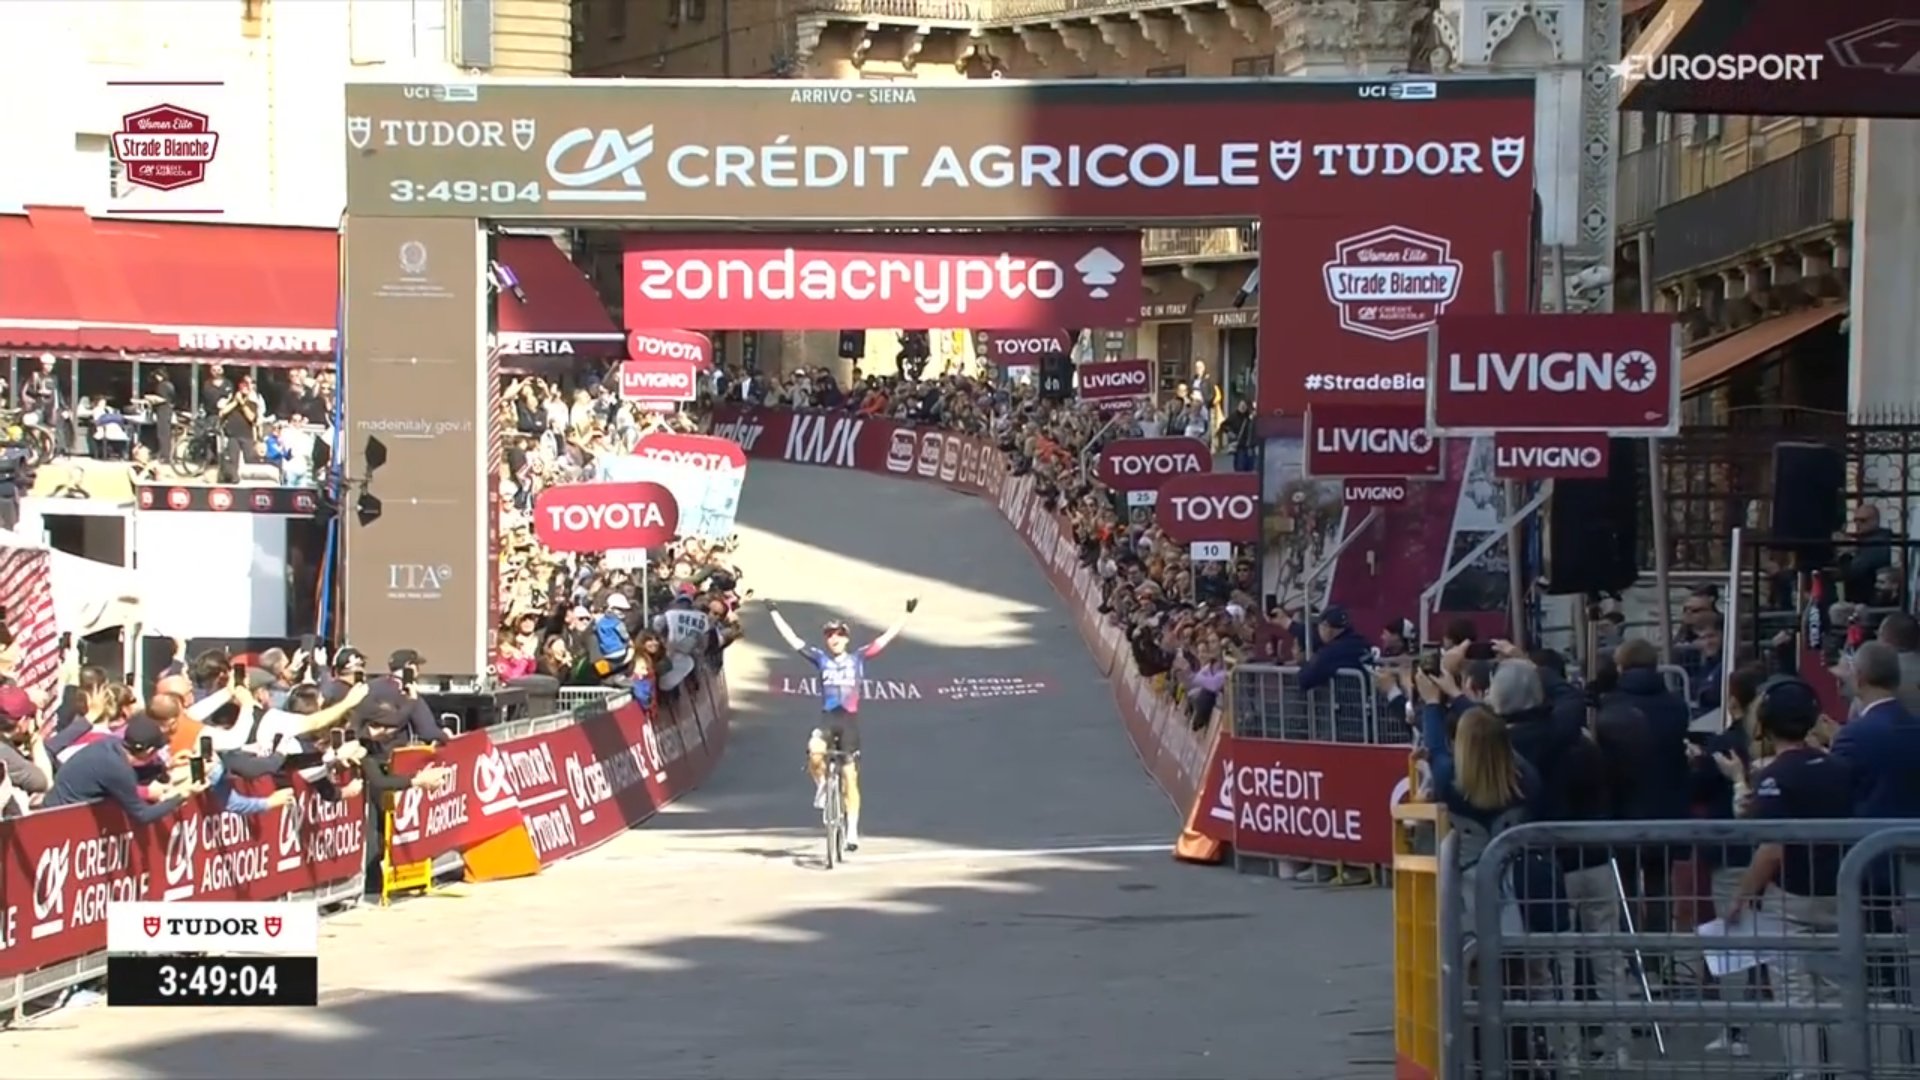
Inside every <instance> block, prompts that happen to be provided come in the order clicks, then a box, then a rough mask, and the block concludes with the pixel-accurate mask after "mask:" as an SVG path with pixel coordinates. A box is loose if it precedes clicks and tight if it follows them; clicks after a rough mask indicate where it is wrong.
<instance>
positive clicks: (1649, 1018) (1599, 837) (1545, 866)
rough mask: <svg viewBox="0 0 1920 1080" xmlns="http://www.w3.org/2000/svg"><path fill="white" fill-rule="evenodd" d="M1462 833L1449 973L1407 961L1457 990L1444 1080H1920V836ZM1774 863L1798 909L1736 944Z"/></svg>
mask: <svg viewBox="0 0 1920 1080" xmlns="http://www.w3.org/2000/svg"><path fill="white" fill-rule="evenodd" d="M1454 824H1455V827H1456V828H1455V831H1454V833H1453V834H1452V835H1450V836H1448V837H1447V840H1446V842H1445V843H1444V844H1443V845H1441V851H1440V857H1439V859H1438V860H1437V861H1438V862H1439V867H1438V870H1439V887H1438V889H1437V892H1438V896H1437V897H1436V898H1435V899H1436V901H1437V912H1436V922H1437V926H1438V933H1437V934H1436V935H1434V941H1433V945H1434V951H1435V953H1436V954H1437V956H1436V957H1431V958H1428V957H1420V958H1416V959H1418V960H1420V961H1422V962H1420V963H1416V964H1413V965H1408V964H1406V962H1405V957H1404V956H1403V957H1402V967H1403V969H1406V970H1405V972H1404V973H1403V976H1402V980H1401V981H1402V982H1404V983H1406V984H1407V986H1408V989H1411V990H1415V991H1418V990H1419V989H1420V987H1419V985H1418V984H1419V982H1420V980H1419V979H1418V978H1415V977H1414V976H1417V974H1418V971H1419V970H1431V969H1432V968H1433V967H1437V969H1438V971H1439V973H1440V976H1439V980H1438V982H1439V987H1438V1005H1437V1007H1438V1010H1439V1012H1440V1019H1441V1022H1440V1024H1439V1025H1438V1027H1439V1031H1440V1033H1441V1034H1440V1038H1439V1046H1438V1047H1437V1051H1438V1056H1439V1058H1440V1064H1441V1067H1440V1068H1439V1069H1437V1070H1435V1071H1434V1075H1435V1076H1436V1077H1438V1078H1441V1080H1523V1078H1541V1077H1564V1076H1572V1075H1580V1076H1593V1075H1601V1076H1607V1077H1647V1078H1652V1077H1662V1078H1664V1077H1679V1076H1689V1077H1692V1076H1716V1077H1719V1076H1751V1077H1767V1076H1779V1077H1804V1078H1807V1080H1812V1078H1816V1077H1820V1078H1825V1077H1833V1078H1838V1080H1867V1078H1871V1080H1893V1078H1912V1077H1920V1023H1916V1022H1915V1019H1914V1017H1915V1015H1916V1014H1915V1008H1914V1005H1915V1003H1914V999H1913V987H1914V985H1915V980H1916V978H1917V977H1920V822H1886V821H1864V820H1832V821H1754V820H1737V821H1668V822H1626V821H1595V822H1546V823H1537V824H1530V825H1521V826H1517V827H1514V828H1511V829H1508V830H1506V831H1504V832H1501V833H1499V834H1498V835H1496V836H1494V837H1493V838H1492V839H1491V840H1490V841H1488V840H1485V839H1484V834H1482V837H1481V839H1480V840H1479V841H1478V842H1475V841H1473V840H1471V838H1470V837H1471V830H1464V829H1462V828H1461V827H1460V823H1459V822H1458V821H1456V822H1455V823H1454ZM1766 844H1777V845H1782V846H1783V847H1784V849H1785V851H1786V856H1787V858H1786V864H1785V874H1784V877H1783V879H1782V881H1783V883H1784V884H1786V885H1787V886H1788V887H1790V888H1793V889H1795V890H1796V891H1797V893H1798V894H1799V895H1789V894H1786V893H1782V892H1780V891H1778V889H1771V890H1769V892H1768V893H1767V894H1766V895H1765V896H1764V897H1762V898H1761V900H1760V902H1759V904H1758V907H1757V909H1750V910H1746V911H1744V913H1743V914H1742V915H1741V916H1740V917H1739V918H1738V919H1737V920H1736V922H1735V923H1734V926H1733V928H1732V929H1731V930H1728V929H1726V924H1725V922H1724V921H1723V920H1721V919H1720V916H1721V915H1722V914H1723V913H1724V911H1725V910H1726V909H1727V907H1728V904H1729V901H1730V900H1731V898H1732V896H1733V894H1734V890H1735V888H1736V886H1737V884H1738V881H1739V879H1740V876H1741V875H1742V873H1743V872H1744V870H1745V868H1746V866H1747V863H1748V861H1749V859H1750V857H1751V853H1752V852H1753V851H1754V850H1755V849H1756V848H1758V847H1759V846H1761V845H1766ZM1476 850H1477V851H1478V854H1477V856H1476V855H1475V851H1476ZM1422 944H1424V942H1423V943H1422ZM1429 962H1430V963H1429ZM1430 965H1431V966H1430ZM1413 996H1414V997H1415V998H1417V999H1419V1000H1420V1001H1421V1002H1422V1004H1426V1003H1428V1002H1430V1001H1431V998H1430V996H1429V995H1427V994H1425V993H1417V994H1415V995H1413ZM1407 1019H1410V1018H1406V1017H1403V1020H1407ZM1402 1026H1403V1028H1404V1029H1406V1030H1405V1033H1406V1034H1409V1035H1415V1036H1417V1035H1419V1034H1420V1033H1421V1031H1422V1030H1423V1029H1424V1028H1425V1025H1424V1024H1405V1023H1403V1025H1402ZM1423 1056H1424V1055H1423Z"/></svg>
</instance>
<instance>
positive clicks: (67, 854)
mask: <svg viewBox="0 0 1920 1080" xmlns="http://www.w3.org/2000/svg"><path fill="white" fill-rule="evenodd" d="M72 872H73V845H72V844H71V843H67V844H61V845H60V846H59V847H57V848H48V849H47V850H45V851H43V852H41V853H40V861H39V862H38V863H36V864H34V867H33V917H34V918H35V919H36V920H39V921H41V922H45V921H46V920H48V919H50V918H53V917H54V916H56V915H59V914H61V913H63V912H65V911H66V909H67V879H68V878H69V877H70V876H71V875H72Z"/></svg>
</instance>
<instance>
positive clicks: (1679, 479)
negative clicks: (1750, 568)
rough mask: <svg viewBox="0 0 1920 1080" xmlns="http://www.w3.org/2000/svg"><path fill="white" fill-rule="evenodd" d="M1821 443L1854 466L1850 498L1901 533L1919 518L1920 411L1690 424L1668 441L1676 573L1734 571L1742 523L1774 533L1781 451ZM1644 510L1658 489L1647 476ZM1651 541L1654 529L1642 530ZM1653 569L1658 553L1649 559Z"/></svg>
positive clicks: (1808, 413) (1804, 413) (1760, 415)
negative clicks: (1730, 553) (1731, 536)
mask: <svg viewBox="0 0 1920 1080" xmlns="http://www.w3.org/2000/svg"><path fill="white" fill-rule="evenodd" d="M1783 442H1810V443H1821V444H1824V445H1827V446H1832V447H1834V448H1836V449H1838V450H1839V451H1840V453H1841V455H1842V457H1843V459H1844V460H1845V462H1846V491H1845V499H1846V501H1847V503H1848V504H1853V503H1858V502H1866V503H1870V504H1872V505H1873V506H1875V507H1877V508H1878V509H1879V511H1880V520H1881V521H1883V522H1885V523H1886V524H1887V525H1888V526H1889V527H1890V528H1892V529H1893V530H1894V531H1895V532H1897V533H1906V532H1908V531H1909V528H1908V524H1909V523H1910V522H1913V521H1915V520H1916V518H1915V513H1916V511H1920V468H1917V467H1916V466H1920V413H1913V412H1909V411H1901V412H1888V413H1880V414H1874V415H1863V416H1854V417H1847V416H1842V415H1836V414H1833V413H1827V412H1820V411H1816V410H1811V409H1754V410H1749V411H1743V412H1741V413H1738V414H1736V415H1735V417H1734V419H1733V421H1732V422H1730V423H1727V424H1719V425H1712V426H1704V425H1703V426H1694V425H1688V426H1685V427H1682V428H1681V429H1680V434H1679V435H1678V436H1676V437H1674V438H1672V439H1669V440H1667V442H1666V448H1665V450H1664V455H1665V462H1664V465H1665V469H1664V472H1665V477H1664V479H1665V491H1666V503H1667V514H1666V518H1667V542H1668V545H1669V548H1670V552H1669V554H1670V556H1671V558H1672V564H1671V565H1672V567H1673V569H1675V570H1700V571H1725V570H1726V569H1728V567H1727V535H1728V531H1729V530H1731V529H1733V528H1734V527H1736V526H1747V527H1752V528H1757V529H1760V530H1763V531H1764V530H1765V529H1766V528H1767V523H1768V522H1769V520H1770V519H1771V517H1772V512H1773V455H1774V448H1775V447H1776V446H1777V445H1778V444H1780V443H1783ZM1642 481H1643V487H1642V499H1641V505H1643V506H1645V505H1650V496H1651V490H1650V489H1649V488H1647V487H1646V486H1645V478H1644V477H1643V478H1642ZM1641 536H1642V537H1643V538H1646V537H1649V536H1650V530H1642V532H1641ZM1641 565H1643V566H1652V565H1653V562H1652V549H1651V547H1648V548H1647V550H1646V552H1645V553H1644V554H1643V562H1642V564H1641Z"/></svg>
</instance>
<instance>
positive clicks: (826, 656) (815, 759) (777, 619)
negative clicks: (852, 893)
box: [767, 598, 920, 851]
mask: <svg viewBox="0 0 1920 1080" xmlns="http://www.w3.org/2000/svg"><path fill="white" fill-rule="evenodd" d="M919 606H920V601H919V599H918V598H915V599H911V600H908V601H907V614H908V615H911V614H913V609H914V608H916V607H919ZM767 611H768V614H770V615H772V616H773V626H774V629H776V630H778V631H780V636H781V637H783V638H785V639H786V641H787V644H788V645H791V646H792V647H793V651H795V652H797V653H799V654H800V655H801V656H804V657H806V658H807V659H808V660H811V661H812V662H813V666H814V668H815V669H817V670H818V671H819V672H820V712H821V717H822V718H821V722H820V726H819V727H817V728H815V729H813V734H812V735H811V736H810V737H809V738H808V739H807V775H808V776H811V777H813V805H814V807H815V808H819V807H821V806H824V805H826V800H827V751H828V750H829V749H830V748H831V749H834V750H838V751H839V752H840V753H842V754H845V755H846V763H845V764H844V766H843V767H842V769H841V773H840V775H841V777H842V781H843V783H844V785H845V787H846V805H847V850H848V851H858V850H859V849H860V769H859V762H858V760H857V759H858V758H859V756H860V683H861V681H862V680H864V679H865V678H866V677H867V663H866V662H867V661H868V660H870V659H872V658H873V657H876V656H879V655H880V650H882V649H884V648H886V647H887V646H888V645H889V644H892V642H893V639H894V638H896V637H899V636H900V631H902V630H904V629H906V626H907V620H906V619H905V618H904V617H903V618H902V619H901V620H900V621H899V622H897V623H894V624H893V625H892V626H890V627H888V628H887V631H886V633H884V634H881V635H880V636H879V637H877V638H874V639H873V640H872V641H871V642H868V643H867V644H865V645H862V646H861V647H859V648H858V649H853V648H849V646H850V645H851V644H852V641H853V635H852V634H851V633H850V632H849V631H848V629H847V624H846V621H845V620H843V619H832V620H830V621H828V623H827V624H826V625H825V626H823V627H821V633H822V634H823V635H824V636H825V640H826V647H825V648H822V647H820V646H818V645H809V644H807V643H806V642H805V641H803V640H801V638H800V635H799V634H796V633H794V632H793V627H791V626H789V625H787V620H786V619H785V618H784V617H783V616H782V615H781V614H780V608H779V606H778V605H776V604H773V603H771V602H769V603H768V604H767Z"/></svg>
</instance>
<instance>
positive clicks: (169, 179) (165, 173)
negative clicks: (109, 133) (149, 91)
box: [113, 105, 220, 191]
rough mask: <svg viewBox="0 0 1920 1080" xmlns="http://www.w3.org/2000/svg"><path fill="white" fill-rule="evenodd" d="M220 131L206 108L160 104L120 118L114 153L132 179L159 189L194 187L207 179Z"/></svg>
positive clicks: (171, 189)
mask: <svg viewBox="0 0 1920 1080" xmlns="http://www.w3.org/2000/svg"><path fill="white" fill-rule="evenodd" d="M219 149H220V136H219V134H218V133H217V132H215V131H214V130H213V124H212V122H211V121H209V120H208V119H207V115H206V114H205V113H197V112H194V111H193V110H192V109H183V108H181V107H180V106H178V105H155V106H153V107H152V108H148V109H141V110H140V111H139V112H132V113H128V114H127V115H125V116H123V117H121V118H120V130H119V131H117V132H115V133H114V136H113V156H114V158H115V159H117V160H118V161H119V162H120V167H121V171H122V175H124V176H125V177H126V179H127V183H129V184H134V185H137V186H139V187H144V188H152V189H153V190H155V191H174V190H176V189H179V188H183V187H191V186H192V185H194V184H198V183H200V182H201V181H202V180H205V179H206V178H207V166H208V165H211V164H213V156H214V153H215V151H217V150H219Z"/></svg>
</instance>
